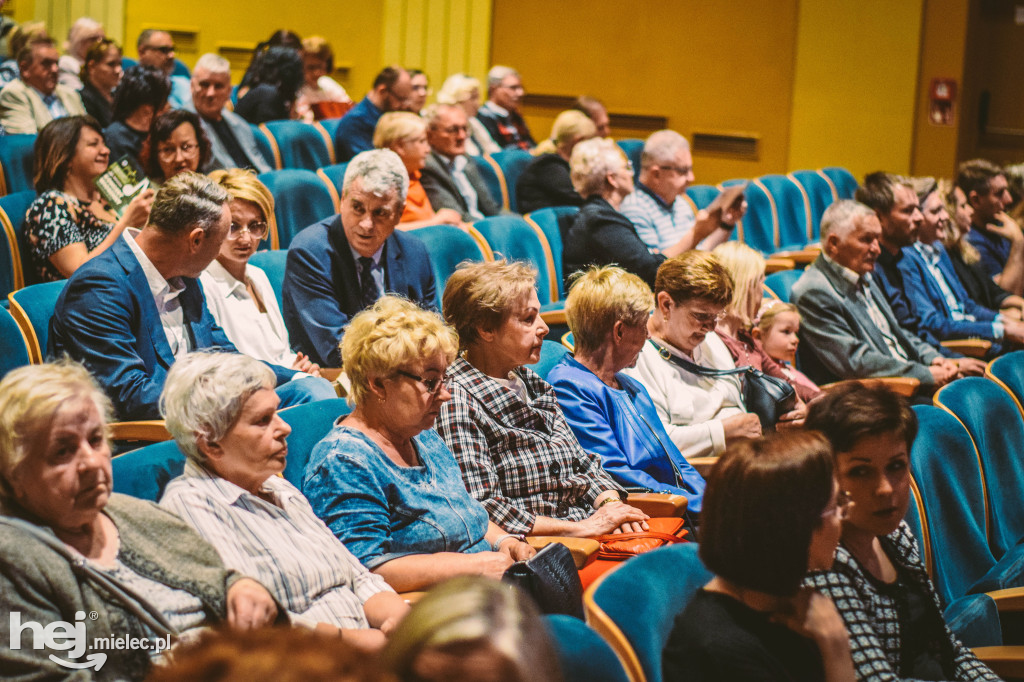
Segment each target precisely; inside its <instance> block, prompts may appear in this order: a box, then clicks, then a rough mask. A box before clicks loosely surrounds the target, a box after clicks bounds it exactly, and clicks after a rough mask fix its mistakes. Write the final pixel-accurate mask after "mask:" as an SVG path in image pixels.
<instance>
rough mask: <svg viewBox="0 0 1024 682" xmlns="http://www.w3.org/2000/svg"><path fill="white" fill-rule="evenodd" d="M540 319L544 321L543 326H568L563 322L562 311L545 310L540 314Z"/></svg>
mask: <svg viewBox="0 0 1024 682" xmlns="http://www.w3.org/2000/svg"><path fill="white" fill-rule="evenodd" d="M540 319H542V320H544V323H545V324H549V325H551V324H563V325H564V324H568V323H567V322H566V320H565V311H564V310H547V311H544V312H542V313H541V314H540Z"/></svg>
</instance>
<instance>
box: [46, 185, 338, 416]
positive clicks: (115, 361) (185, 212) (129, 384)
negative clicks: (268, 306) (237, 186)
mask: <svg viewBox="0 0 1024 682" xmlns="http://www.w3.org/2000/svg"><path fill="white" fill-rule="evenodd" d="M229 199H230V197H229V195H228V193H227V192H225V191H224V190H223V189H221V188H220V187H218V186H217V185H216V184H214V183H213V182H212V181H210V180H208V179H207V178H206V177H204V176H202V175H198V174H196V173H181V174H179V175H177V176H175V177H173V178H171V179H170V180H169V181H168V182H167V184H166V185H164V186H163V188H162V189H161V190H160V192H158V193H157V196H156V199H155V200H154V202H153V210H152V211H151V213H150V217H149V223H148V224H147V225H146V227H144V228H143V229H142V230H141V231H140V232H139V233H138V235H130V234H129V235H126V236H125V238H123V239H118V240H116V241H115V243H114V245H113V246H112V247H111V248H109V249H107V250H106V251H104V252H103V253H102V254H100V255H99V256H98V257H96V258H93V259H92V260H90V261H89V262H87V263H86V264H85V265H84V266H82V267H80V268H79V269H78V270H77V271H76V272H75V274H74V275H72V276H71V278H70V279H69V280H68V283H67V285H66V286H65V287H64V289H63V291H62V292H61V294H60V297H59V298H58V299H57V304H56V307H55V310H54V313H53V319H52V320H51V323H50V335H49V343H48V346H49V347H48V349H47V351H48V352H47V355H48V356H49V357H60V356H61V355H62V354H64V353H67V354H68V355H70V356H71V357H72V358H74V359H76V360H78V361H80V362H82V363H84V364H85V365H86V367H87V368H88V369H89V371H91V372H92V373H93V375H94V376H95V377H96V380H97V381H98V382H99V383H100V385H101V386H103V388H104V390H106V392H107V394H108V395H109V396H110V398H111V400H112V401H113V403H114V409H115V410H116V414H117V416H118V418H119V419H122V420H134V419H156V418H158V416H159V409H158V407H157V401H158V399H159V397H160V391H161V390H162V389H163V384H164V380H165V379H166V377H167V370H168V369H170V367H171V365H172V364H174V361H175V360H177V359H180V358H182V357H184V356H185V354H187V353H188V352H189V351H193V350H201V349H203V348H218V349H221V350H224V351H226V352H234V351H235V347H234V346H233V345H232V344H231V342H230V341H229V340H228V338H227V336H225V334H224V332H223V330H221V328H220V327H218V326H217V324H216V322H214V320H213V316H212V315H210V311H209V310H208V309H207V307H206V302H205V301H204V299H203V289H202V287H201V286H200V284H199V281H198V280H197V279H196V278H197V277H199V275H200V274H201V273H202V271H203V270H204V269H205V268H206V266H208V265H209V264H210V262H211V261H212V260H213V259H214V257H215V256H216V255H217V252H218V251H219V250H220V246H221V243H222V242H223V241H224V238H225V237H226V236H227V234H228V230H229V228H230V225H231V212H230V210H229V209H228V202H229ZM270 367H271V369H273V370H274V374H275V376H276V377H277V381H278V385H279V387H280V388H279V389H278V393H279V395H280V396H281V399H282V402H283V403H284V404H285V405H294V404H299V403H303V402H309V401H310V400H317V399H322V398H328V397H334V396H335V395H336V393H335V392H334V389H333V388H332V387H331V385H330V384H329V383H327V382H326V381H325V380H323V379H318V378H314V377H307V375H304V374H301V373H297V372H295V371H293V370H290V369H285V368H284V367H280V366H277V365H271V366H270Z"/></svg>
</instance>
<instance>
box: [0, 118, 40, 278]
mask: <svg viewBox="0 0 1024 682" xmlns="http://www.w3.org/2000/svg"><path fill="white" fill-rule="evenodd" d="M0 139H3V138H2V137H0ZM35 200H36V193H35V190H25V191H23V192H15V193H14V194H8V195H7V196H5V197H0V212H2V215H0V220H4V221H6V224H5V226H4V232H5V233H6V232H7V231H8V228H9V229H10V232H13V234H14V241H13V242H10V244H9V245H8V246H7V248H8V250H10V252H11V253H10V255H9V256H7V258H10V263H11V271H10V272H9V273H4V274H0V282H2V281H3V278H4V277H12V279H11V282H12V283H15V282H14V278H13V273H14V269H13V268H14V259H15V258H17V264H18V270H19V271H20V272H21V278H20V279H21V286H23V287H27V286H28V285H30V284H38V283H39V277H38V276H37V274H36V269H35V266H34V265H33V263H32V247H31V246H30V245H29V241H28V235H27V234H26V233H25V214H26V213H28V208H29V206H31V205H32V202H33V201H35ZM7 240H10V236H9V235H8V236H7ZM6 265H7V260H6V259H5V260H3V261H0V267H3V268H4V269H6ZM14 289H15V287H11V288H10V289H8V290H7V291H6V292H4V293H3V296H4V297H5V298H6V296H7V293H8V292H10V291H14Z"/></svg>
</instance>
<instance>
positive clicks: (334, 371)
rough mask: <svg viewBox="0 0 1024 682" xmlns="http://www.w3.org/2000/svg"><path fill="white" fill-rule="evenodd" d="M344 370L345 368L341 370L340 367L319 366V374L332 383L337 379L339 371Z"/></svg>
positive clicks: (339, 374)
mask: <svg viewBox="0 0 1024 682" xmlns="http://www.w3.org/2000/svg"><path fill="white" fill-rule="evenodd" d="M344 371H345V370H343V369H342V368H341V367H321V368H320V376H322V377H323V378H324V379H327V380H328V381H330V382H331V383H332V384H333V383H334V382H335V381H337V380H338V377H340V376H341V373H342V372H344Z"/></svg>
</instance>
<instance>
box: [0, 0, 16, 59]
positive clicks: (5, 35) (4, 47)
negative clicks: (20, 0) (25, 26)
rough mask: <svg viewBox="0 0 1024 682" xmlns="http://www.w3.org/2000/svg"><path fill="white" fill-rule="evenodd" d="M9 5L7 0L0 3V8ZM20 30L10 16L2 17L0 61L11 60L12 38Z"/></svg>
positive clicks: (0, 19) (0, 21) (0, 22)
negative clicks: (16, 30)
mask: <svg viewBox="0 0 1024 682" xmlns="http://www.w3.org/2000/svg"><path fill="white" fill-rule="evenodd" d="M5 4H7V0H3V2H0V7H3V6H4V5H5ZM17 28H18V22H16V21H15V20H14V17H12V16H11V15H9V14H4V15H2V16H0V59H9V58H10V56H11V36H12V35H13V34H14V31H15V29H17Z"/></svg>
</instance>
